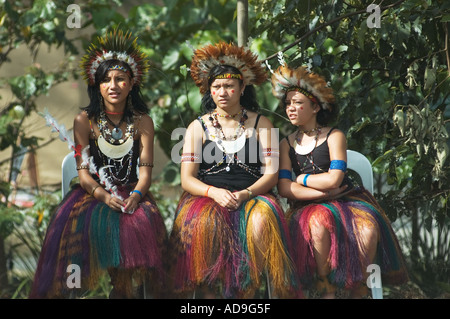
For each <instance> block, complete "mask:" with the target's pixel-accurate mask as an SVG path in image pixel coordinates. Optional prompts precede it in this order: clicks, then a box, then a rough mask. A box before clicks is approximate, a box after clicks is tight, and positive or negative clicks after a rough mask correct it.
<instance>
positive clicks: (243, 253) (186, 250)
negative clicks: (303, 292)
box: [170, 192, 295, 298]
mask: <svg viewBox="0 0 450 319" xmlns="http://www.w3.org/2000/svg"><path fill="white" fill-rule="evenodd" d="M289 245H290V241H289V238H288V232H287V224H286V222H285V219H284V212H283V210H282V208H281V206H280V203H279V202H278V200H277V199H276V197H275V196H274V195H271V194H267V195H260V196H256V197H254V198H252V199H250V200H248V201H246V202H244V203H243V204H242V205H241V207H240V208H239V209H238V210H236V211H228V210H227V209H226V208H223V207H221V206H220V205H219V204H217V203H216V202H215V201H214V200H213V199H210V198H208V197H204V196H192V195H190V194H189V193H187V192H184V193H183V195H182V197H181V199H180V202H179V204H178V207H177V210H176V215H175V222H174V225H173V229H172V232H171V236H170V247H171V251H172V253H173V254H174V255H173V257H174V258H173V269H172V271H171V274H172V280H173V287H174V288H173V289H174V291H175V292H176V293H182V292H192V291H194V290H195V288H196V287H198V286H201V285H208V286H210V287H219V289H220V291H221V294H222V296H223V297H225V298H247V297H252V296H253V293H254V292H255V291H256V289H258V288H260V287H262V286H261V284H262V278H263V277H264V275H266V274H268V276H269V282H270V284H271V291H272V292H273V293H274V294H276V295H277V296H278V297H284V296H286V294H287V293H288V291H289V290H290V289H291V288H292V287H293V285H295V280H294V272H293V264H292V260H291V257H290V252H289V251H290V247H289Z"/></svg>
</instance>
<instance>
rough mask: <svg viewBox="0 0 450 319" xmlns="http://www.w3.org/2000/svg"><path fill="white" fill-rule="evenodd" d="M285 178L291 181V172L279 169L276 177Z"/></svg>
mask: <svg viewBox="0 0 450 319" xmlns="http://www.w3.org/2000/svg"><path fill="white" fill-rule="evenodd" d="M282 178H287V179H289V180H291V181H292V173H291V171H290V170H287V169H280V171H279V172H278V179H282Z"/></svg>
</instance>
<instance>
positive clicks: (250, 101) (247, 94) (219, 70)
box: [202, 65, 259, 113]
mask: <svg viewBox="0 0 450 319" xmlns="http://www.w3.org/2000/svg"><path fill="white" fill-rule="evenodd" d="M225 73H233V74H240V72H239V70H238V69H237V68H235V67H234V66H231V65H216V66H215V67H213V68H212V69H211V71H209V76H208V91H207V92H206V93H205V94H204V95H203V97H202V107H203V109H204V110H205V111H206V112H207V113H209V112H211V111H214V110H215V109H216V107H217V105H216V103H214V100H213V98H212V96H211V90H210V89H209V88H210V87H211V84H212V83H213V82H214V80H215V78H216V76H218V75H221V74H225ZM238 81H239V85H240V86H242V85H244V82H243V81H242V80H238ZM240 102H241V105H242V106H243V107H244V108H245V109H247V110H249V111H253V112H257V111H258V110H259V104H258V102H257V101H256V92H255V88H254V87H253V85H247V86H245V89H244V94H243V95H242V96H241V99H240Z"/></svg>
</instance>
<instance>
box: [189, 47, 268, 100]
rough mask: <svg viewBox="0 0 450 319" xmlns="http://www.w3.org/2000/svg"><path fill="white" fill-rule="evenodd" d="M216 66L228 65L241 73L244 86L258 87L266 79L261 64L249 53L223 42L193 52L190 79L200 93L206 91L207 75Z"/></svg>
mask: <svg viewBox="0 0 450 319" xmlns="http://www.w3.org/2000/svg"><path fill="white" fill-rule="evenodd" d="M216 65H230V66H233V67H235V68H236V69H238V70H239V72H241V74H242V77H243V81H244V84H245V85H248V84H255V85H259V84H261V83H263V82H264V81H265V80H266V79H267V74H266V72H265V69H264V67H263V64H262V62H260V61H258V58H257V56H256V55H255V54H253V53H252V52H251V51H249V50H246V49H245V48H243V47H239V46H236V45H233V44H228V43H225V42H219V43H217V44H215V45H212V44H209V45H207V46H205V47H203V48H200V49H197V50H195V52H194V56H193V57H192V63H191V68H190V70H191V77H192V79H194V82H195V84H196V85H197V86H198V87H199V88H200V93H202V94H204V93H206V92H207V91H208V75H209V72H210V71H211V69H212V68H213V67H214V66H216Z"/></svg>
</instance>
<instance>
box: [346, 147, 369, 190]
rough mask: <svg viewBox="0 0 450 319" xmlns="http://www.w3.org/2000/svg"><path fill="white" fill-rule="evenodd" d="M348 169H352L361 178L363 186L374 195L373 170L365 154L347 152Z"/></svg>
mask: <svg viewBox="0 0 450 319" xmlns="http://www.w3.org/2000/svg"><path fill="white" fill-rule="evenodd" d="M347 169H351V170H352V171H354V172H355V173H357V174H358V175H359V176H360V177H361V181H362V184H363V186H364V187H365V188H366V189H367V190H368V191H369V192H370V193H372V194H373V169H372V164H370V162H369V160H368V159H367V157H365V156H364V155H363V154H361V153H359V152H356V151H352V150H347Z"/></svg>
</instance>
